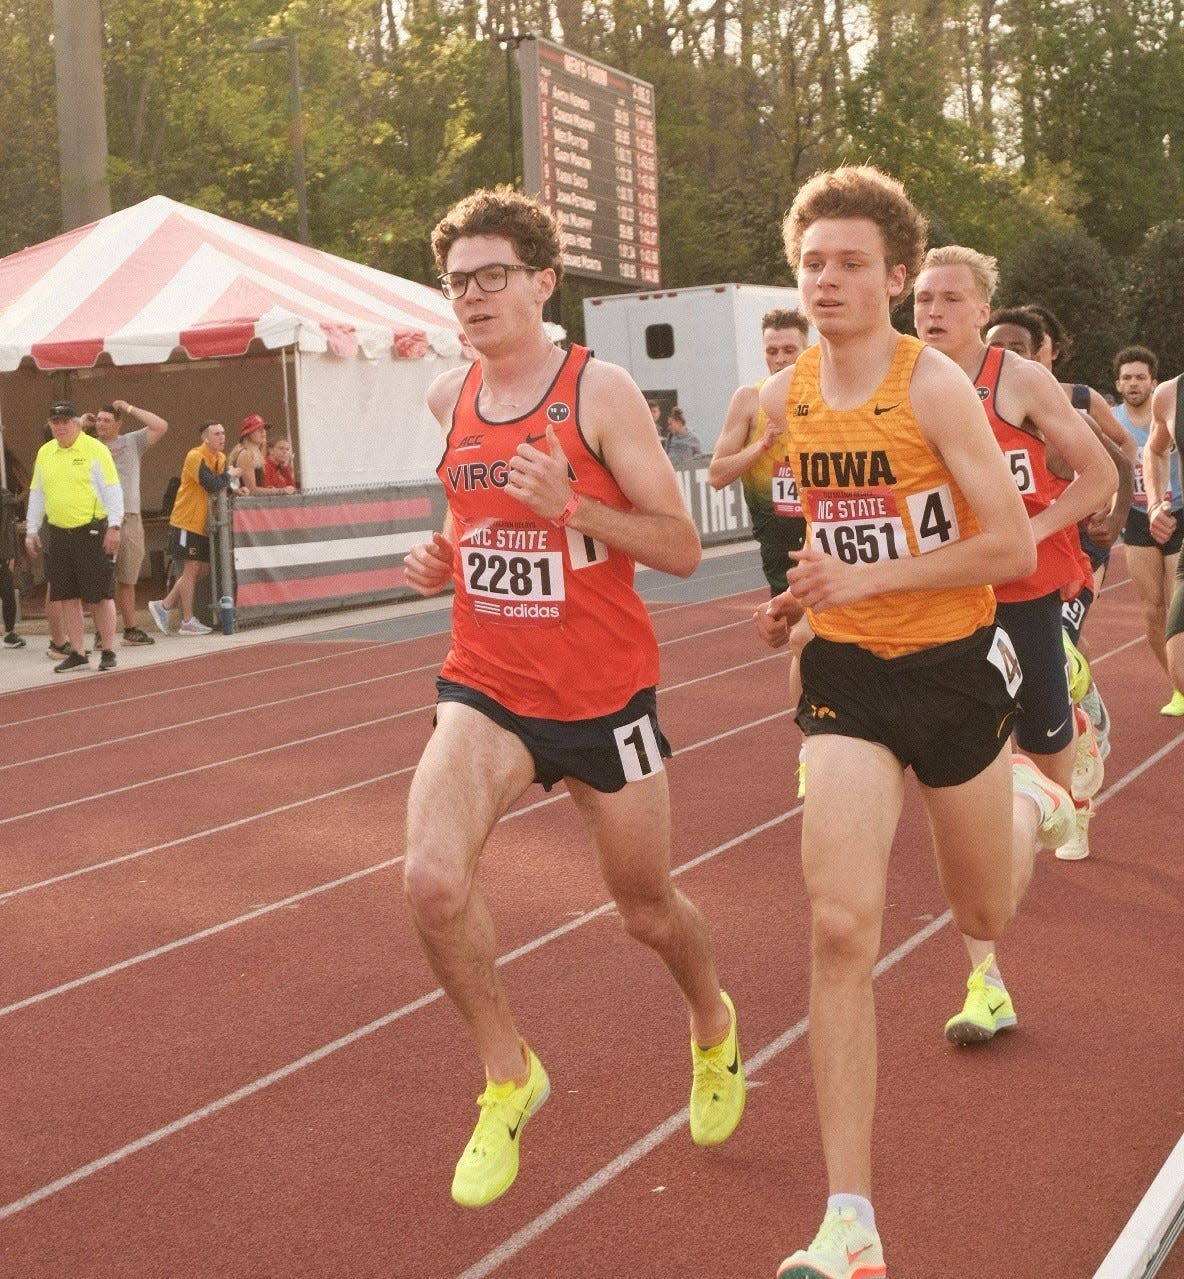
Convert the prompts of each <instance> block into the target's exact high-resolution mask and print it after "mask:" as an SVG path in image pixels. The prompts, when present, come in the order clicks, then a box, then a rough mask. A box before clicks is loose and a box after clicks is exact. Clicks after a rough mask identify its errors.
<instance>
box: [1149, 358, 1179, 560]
mask: <svg viewBox="0 0 1184 1279" xmlns="http://www.w3.org/2000/svg"><path fill="white" fill-rule="evenodd" d="M1178 380H1179V379H1178V378H1172V379H1171V380H1170V381H1167V382H1161V383H1160V384H1159V385H1158V386H1157V387H1156V388H1155V391H1154V392H1153V394H1152V396H1151V430H1150V432H1149V433H1148V435H1147V443H1146V444H1145V445H1144V446H1143V488H1144V490H1145V491H1146V493H1147V518H1148V521H1149V523H1150V527H1151V536H1152V537H1153V538H1155V540H1156V541H1157V542H1160V543H1163V542H1166V541H1167V540H1168V538H1169V537H1171V535H1172V533H1173V532H1174V530H1175V527H1176V521H1175V519H1174V518H1173V516H1172V471H1171V463H1172V431H1171V427H1170V426H1169V415H1171V414H1172V413H1173V412H1174V410H1175V403H1176V383H1177V382H1178Z"/></svg>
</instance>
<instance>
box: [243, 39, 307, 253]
mask: <svg viewBox="0 0 1184 1279" xmlns="http://www.w3.org/2000/svg"><path fill="white" fill-rule="evenodd" d="M277 49H287V51H288V79H289V80H290V81H291V84H292V155H293V159H294V160H295V163H296V224H297V234H298V235H299V237H300V243H301V244H307V243H308V192H307V191H306V190H305V185H304V122H303V120H302V119H301V114H300V59H299V58H298V57H297V54H296V37H295V36H294V35H286V36H265V37H264V38H263V39H261V40H252V41H251V43H250V44H249V45H247V52H248V53H273V52H275V50H277Z"/></svg>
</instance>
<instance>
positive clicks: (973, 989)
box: [946, 955, 1016, 1047]
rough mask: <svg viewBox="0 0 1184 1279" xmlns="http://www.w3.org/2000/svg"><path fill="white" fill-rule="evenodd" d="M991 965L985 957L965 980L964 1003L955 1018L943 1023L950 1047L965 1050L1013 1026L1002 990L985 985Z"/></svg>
mask: <svg viewBox="0 0 1184 1279" xmlns="http://www.w3.org/2000/svg"><path fill="white" fill-rule="evenodd" d="M994 962H995V956H994V955H988V956H987V957H986V959H984V960H983V962H982V963H981V964H979V966H978V967H977V968H976V969H975V970H974V972H972V973H971V974H970V976H969V977H968V978H967V980H966V1002H965V1003H964V1004H963V1005H962V1011H961V1012H960V1013H958V1015H957V1016H956V1017H951V1018H950V1020H949V1021H947V1022H946V1038H947V1039H948V1040H949V1041H950V1043H951V1044H959V1045H960V1046H962V1047H968V1046H969V1045H970V1044H985V1043H986V1042H987V1040H988V1039H994V1038H995V1032H996V1031H999V1030H1009V1029H1010V1028H1011V1027H1012V1026H1014V1025H1015V1023H1016V1016H1015V1006H1014V1005H1013V1004H1012V1002H1011V996H1010V995H1009V994H1008V993H1007V991H1006V990H1004V988H1003V987H1002V986H995V985H992V984H991V983H990V982H989V981H987V973H988V971H989V970H990V967H991V965H992V964H993V963H994Z"/></svg>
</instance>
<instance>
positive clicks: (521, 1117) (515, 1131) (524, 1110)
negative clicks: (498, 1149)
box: [509, 1093, 534, 1141]
mask: <svg viewBox="0 0 1184 1279" xmlns="http://www.w3.org/2000/svg"><path fill="white" fill-rule="evenodd" d="M533 1100H534V1093H531V1094H530V1096H529V1097H527V1099H526V1105H525V1106H523V1107H522V1112H521V1114H519V1116H518V1122H517V1123H516V1124H514V1126H513V1127H512V1128H510V1130H509V1131H510V1140H511V1141H513V1140H514V1138H515V1137H517V1136H518V1129H519V1128H521V1127H522V1122H523V1120H524V1119H525V1118H526V1116H527V1115H528V1114H530V1103H531V1102H532V1101H533Z"/></svg>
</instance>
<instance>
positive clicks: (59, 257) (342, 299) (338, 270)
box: [0, 195, 461, 372]
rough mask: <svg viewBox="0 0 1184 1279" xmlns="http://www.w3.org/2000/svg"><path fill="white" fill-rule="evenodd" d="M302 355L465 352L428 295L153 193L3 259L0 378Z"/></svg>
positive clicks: (437, 298) (441, 307)
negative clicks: (181, 355) (105, 366)
mask: <svg viewBox="0 0 1184 1279" xmlns="http://www.w3.org/2000/svg"><path fill="white" fill-rule="evenodd" d="M255 339H258V340H259V341H260V342H261V343H262V344H263V345H264V346H265V347H267V348H268V349H271V350H276V349H278V348H280V347H292V346H294V347H297V348H298V349H299V350H302V351H309V352H325V351H331V352H333V353H334V354H336V355H342V356H357V355H359V354H361V355H363V356H366V357H367V358H370V359H378V358H380V357H388V358H389V357H391V356H397V357H403V358H416V357H419V356H423V355H426V354H427V353H428V352H429V350H430V351H434V352H435V353H436V354H438V355H442V356H453V357H454V356H456V355H457V354H459V353H460V351H461V339H460V331H459V326H458V325H457V323H456V319H455V317H454V316H453V314H452V308H451V307H450V306H449V304H448V303H447V302H446V301H445V300H444V298H443V297H442V296H441V295H440V294H439V293H437V292H436V291H435V290H434V289H429V288H427V287H426V286H424V285H422V284H415V283H412V282H411V281H408V280H402V279H399V278H398V277H397V276H393V275H389V274H387V273H386V272H384V271H378V270H375V269H374V268H372V267H367V266H362V265H361V264H360V263H356V262H350V261H348V260H347V259H345V258H338V257H334V256H333V255H332V254H329V253H324V252H322V251H321V250H319V249H313V248H309V247H308V246H306V245H301V244H294V243H292V242H291V241H289V240H284V239H282V238H280V237H279V236H275V235H269V234H268V233H267V232H265V231H256V230H254V229H252V228H251V227H246V226H242V225H240V224H239V223H237V222H231V221H230V220H229V219H227V218H221V217H218V216H217V215H216V214H213V213H206V212H204V211H203V210H201V209H194V208H191V207H189V206H188V205H184V204H179V203H177V202H176V201H174V200H170V199H168V198H167V197H165V196H162V195H156V196H152V197H151V198H150V199H148V200H145V201H143V203H141V204H136V205H133V206H132V207H131V208H128V209H123V210H121V211H120V212H118V213H112V214H111V215H110V216H109V217H105V218H102V219H100V220H99V221H98V222H93V223H91V224H90V225H89V226H84V227H79V228H77V229H76V230H74V231H68V232H66V233H65V234H64V235H59V236H57V237H55V238H54V239H52V240H47V241H45V243H43V244H39V245H35V246H33V247H32V248H28V249H23V250H21V251H20V252H19V253H13V254H10V255H9V256H8V257H6V258H3V259H0V372H7V371H10V370H12V369H16V368H18V367H19V366H20V364H21V362H22V361H24V360H31V361H32V362H33V363H34V364H35V365H36V366H37V367H38V368H40V369H45V370H53V369H84V368H91V367H93V366H94V365H95V364H96V363H97V362H98V361H99V358H100V356H104V355H105V356H107V357H108V358H109V359H110V360H111V362H112V363H114V364H117V365H131V364H162V363H164V362H165V361H167V360H169V359H170V357H172V356H173V354H174V352H176V351H178V350H180V351H183V352H185V354H187V355H188V356H189V358H190V359H194V360H201V359H210V358H214V357H217V356H238V355H244V354H245V353H246V351H247V348H248V347H249V346H250V344H251V342H252V341H253V340H255Z"/></svg>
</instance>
